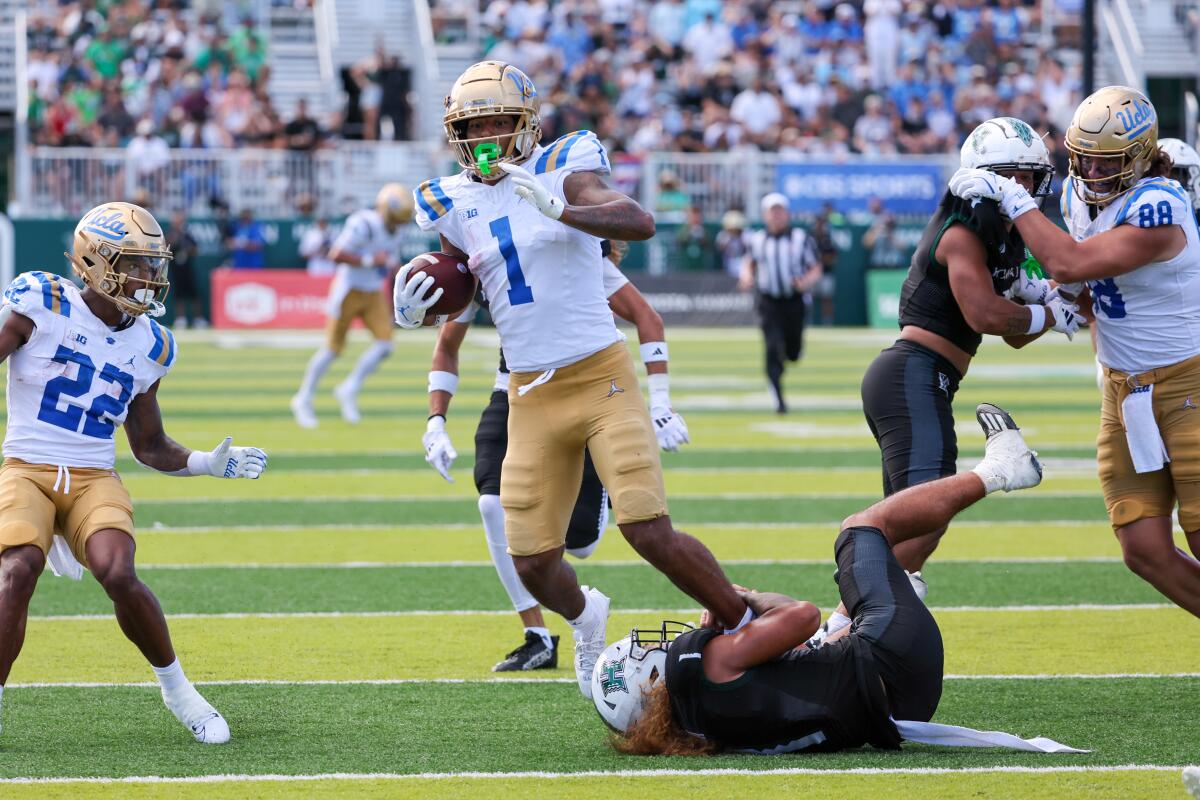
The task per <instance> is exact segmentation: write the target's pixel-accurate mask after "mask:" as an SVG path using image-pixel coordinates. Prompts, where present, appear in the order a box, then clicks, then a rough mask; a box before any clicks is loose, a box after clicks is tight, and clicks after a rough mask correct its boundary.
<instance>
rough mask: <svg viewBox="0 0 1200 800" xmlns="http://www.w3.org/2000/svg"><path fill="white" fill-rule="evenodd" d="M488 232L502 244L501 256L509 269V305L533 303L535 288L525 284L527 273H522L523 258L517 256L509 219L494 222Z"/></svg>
mask: <svg viewBox="0 0 1200 800" xmlns="http://www.w3.org/2000/svg"><path fill="white" fill-rule="evenodd" d="M488 230H490V231H491V232H492V236H494V237H496V240H497V241H498V242H500V255H502V256H504V264H505V266H506V267H507V268H508V304H509V305H510V306H520V305H524V304H525V303H532V302H533V288H532V287H531V286H530V285H529V284H527V283H526V282H525V273H524V272H522V271H521V257H520V256H518V255H517V246H516V244H514V243H513V237H512V226H510V225H509V224H508V217H500V219H494V220H492V222H491V224H490V225H488Z"/></svg>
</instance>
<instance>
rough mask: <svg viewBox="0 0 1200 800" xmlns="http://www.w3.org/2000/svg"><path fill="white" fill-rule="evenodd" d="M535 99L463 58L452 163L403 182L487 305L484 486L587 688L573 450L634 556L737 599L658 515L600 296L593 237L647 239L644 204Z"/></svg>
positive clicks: (507, 77)
mask: <svg viewBox="0 0 1200 800" xmlns="http://www.w3.org/2000/svg"><path fill="white" fill-rule="evenodd" d="M539 105H540V101H539V99H538V96H537V90H536V89H535V88H534V86H533V82H532V81H530V80H529V78H528V77H527V76H526V75H525V74H524V73H523V72H521V71H520V70H519V69H517V68H515V67H513V66H510V65H508V64H504V63H501V62H497V61H484V62H481V63H479V64H475V65H473V66H471V67H469V68H468V69H467V70H466V71H465V72H464V73H463V74H462V75H461V76H460V77H459V78H458V80H457V81H456V82H455V84H454V86H453V88H452V89H451V90H450V95H449V97H447V99H446V113H445V116H444V117H443V119H444V122H445V126H446V134H447V137H448V138H449V141H450V144H451V146H452V147H453V148H454V149H455V151H456V152H457V153H458V158H459V163H460V164H461V165H462V166H463V171H462V172H460V173H458V174H457V175H452V176H449V177H444V178H435V179H433V180H429V181H426V182H425V183H423V184H422V185H421V186H420V187H419V188H418V189H417V191H416V200H417V224H418V225H420V226H421V228H422V229H423V230H434V231H437V232H438V233H439V234H440V236H441V241H442V250H444V251H446V252H449V253H452V254H455V255H458V256H459V257H461V258H463V259H467V265H468V267H469V268H470V269H471V271H472V272H474V273H475V274H476V275H477V276H479V279H480V281H481V284H482V291H483V293H484V294H485V295H486V297H487V299H488V301H489V302H490V304H491V313H492V319H493V320H494V321H495V323H496V328H497V330H498V331H499V333H500V343H501V347H502V348H503V350H504V355H505V358H506V359H507V361H508V367H509V369H511V370H512V375H511V378H510V387H509V394H508V397H509V418H508V438H509V448H508V452H507V454H506V455H505V458H504V466H503V470H502V472H503V474H502V478H501V486H500V501H501V504H502V505H503V507H504V517H505V523H504V524H505V534H506V536H507V539H508V551H509V553H510V554H511V555H512V556H513V560H514V562H515V563H516V567H517V573H518V574H519V575H520V576H521V581H522V583H524V584H525V587H526V588H527V589H529V592H530V593H531V594H532V595H533V596H534V597H535V598H536V599H537V600H538V601H539V602H541V604H542V605H544V606H546V607H547V608H549V609H550V610H552V611H554V612H556V613H559V614H561V615H562V616H563V617H565V618H566V619H567V620H568V622H570V624H571V626H572V628H573V629H574V638H575V671H576V678H577V679H578V681H579V688H580V691H581V692H582V693H583V694H584V695H585V696H589V697H590V695H591V683H590V679H591V669H592V666H593V664H594V663H595V660H596V657H597V656H598V655H599V654H600V651H601V650H603V649H604V631H605V627H606V623H607V617H608V605H609V600H608V598H607V597H605V596H604V595H603V594H601V593H600V592H599V591H598V590H596V589H589V590H587V591H581V589H580V586H579V582H578V580H577V579H576V577H575V573H574V570H572V569H571V567H570V566H569V565H568V564H567V563H566V562H565V561H564V560H563V542H564V536H565V535H566V530H567V525H568V522H569V520H570V517H571V509H572V508H573V506H574V503H575V498H576V496H577V495H578V493H579V482H580V478H581V476H582V473H583V454H584V450H585V449H586V450H587V451H588V452H590V453H591V456H592V460H593V461H594V463H595V465H596V472H597V473H599V475H600V478H601V480H602V481H603V482H604V486H605V488H606V489H608V492H609V495H610V496H611V497H612V503H613V510H614V512H615V514H616V517H617V525H618V526H619V527H620V529H621V533H622V534H623V535H624V536H625V538H626V539H627V540H628V541H629V543H630V544H631V545H632V546H633V548H634V549H635V550H636V551H637V552H638V553H639V554H640V555H641V556H642V557H643V558H645V559H646V560H647V561H649V562H650V563H651V564H652V565H654V566H655V567H657V568H658V569H659V570H660V571H662V572H663V573H664V574H665V575H667V577H669V578H670V579H671V580H672V581H673V582H674V583H675V585H676V586H678V587H679V588H680V589H682V590H683V591H685V592H686V593H687V594H689V595H691V596H692V597H694V598H695V599H696V600H697V601H699V602H700V603H701V604H702V605H703V606H704V607H705V608H708V609H710V610H711V611H712V612H713V614H714V615H715V618H716V619H717V620H718V621H719V622H720V623H721V624H724V625H725V626H726V627H727V628H730V629H733V628H735V627H737V626H739V625H741V624H742V623H744V622H745V621H748V620H749V619H750V618H751V616H752V614H751V612H750V609H749V608H748V607H747V606H746V603H745V602H744V601H743V600H742V599H741V598H740V597H738V595H737V593H736V592H735V591H734V590H733V587H732V586H731V585H730V583H729V581H728V580H727V579H726V578H725V575H724V573H723V572H722V571H721V567H720V565H719V564H717V561H716V559H714V558H713V556H712V553H710V552H709V551H708V548H706V547H704V545H703V544H701V543H700V542H699V541H697V540H695V539H693V538H692V537H690V536H688V535H686V534H683V533H680V532H678V531H676V530H675V528H674V527H673V526H672V524H671V518H670V517H669V516H668V514H667V503H666V491H665V489H664V487H663V477H662V465H661V462H660V460H659V454H658V443H657V441H656V439H655V435H654V424H653V422H652V421H651V419H650V415H649V414H648V413H647V411H646V406H645V404H644V403H643V402H642V399H641V392H640V391H638V384H637V378H636V376H635V374H634V369H633V359H632V358H630V355H629V351H628V350H627V349H626V347H625V343H624V341H623V339H624V337H623V336H622V335H621V333H620V332H619V331H618V330H617V327H616V325H615V324H614V323H613V316H612V312H611V310H610V309H609V307H608V302H607V298H606V297H605V295H604V281H603V275H604V270H603V266H602V265H603V260H604V259H603V256H602V255H601V254H600V241H601V239H617V240H621V241H634V240H645V239H649V238H650V237H651V236H653V235H654V218H653V217H652V216H651V215H650V214H648V213H647V212H646V211H644V210H643V209H642V208H641V207H640V206H639V205H638V204H637V203H636V202H634V201H633V200H631V199H630V198H628V197H626V196H625V195H623V194H621V193H619V192H617V191H614V190H613V189H611V188H609V187H608V185H607V184H606V183H605V182H604V179H603V177H602V176H603V175H605V174H607V173H608V171H609V168H608V155H607V153H606V152H605V150H604V146H603V145H602V144H600V141H599V139H597V138H596V136H595V135H594V134H592V133H590V132H588V131H576V132H574V133H570V134H567V135H566V136H563V137H561V138H560V139H558V140H556V141H554V142H551V143H550V144H548V145H545V146H542V145H539V144H538V140H539V138H540V136H541V127H540V120H539V118H538V108H539ZM415 266H416V264H415V263H410V264H407V265H405V267H403V268H402V269H401V270H400V272H399V273H398V274H397V276H396V284H395V294H394V298H395V309H396V322H397V324H399V325H400V326H401V327H404V328H415V327H419V326H420V325H422V324H423V322H424V319H425V312H426V310H427V309H428V308H429V306H430V305H431V304H432V303H433V302H434V301H435V300H436V298H437V297H440V290H435V291H433V292H432V294H430V289H431V285H432V278H429V277H427V276H426V275H425V273H423V272H419V271H416V270H415V269H414V267H415ZM410 273H413V274H411V275H410ZM426 295H429V296H426ZM432 321H434V320H431V322H432Z"/></svg>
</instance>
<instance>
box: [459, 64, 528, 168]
mask: <svg viewBox="0 0 1200 800" xmlns="http://www.w3.org/2000/svg"><path fill="white" fill-rule="evenodd" d="M541 104H542V101H541V99H540V98H539V97H538V93H537V89H536V88H534V85H533V81H531V80H529V76H528V75H526V74H525V73H524V72H522V71H521V70H519V69H517V68H516V67H514V66H512V65H511V64H505V63H504V62H502V61H480V62H479V63H478V64H472V65H471V66H469V67H467V69H466V71H465V72H463V74H462V75H460V76H458V80H456V81H455V82H454V86H452V87H451V89H450V94H448V95H446V113H445V115H443V117H442V124H443V125H445V127H446V140H447V141H448V142H449V143H450V146H451V147H453V148H454V150H455V152H456V153H457V155H458V163H459V164H461V165H462V166H463V167H465V168H466V169H469V170H473V171H475V172H476V173H479V172H480V169H479V165H478V163H477V162H476V159H475V146H476V145H478V144H481V143H485V142H488V141H495V138H496V137H493V136H487V137H481V138H476V139H470V138H468V137H467V124H466V123H467V120H469V119H471V118H472V117H490V116H494V115H497V114H511V115H512V116H514V117H516V125H515V126H514V130H513V134H512V137H511V138H510V139H509V140H508V146H507V147H504V148H502V149H501V153H500V156H499V158H498V159H497V161H507V162H510V163H517V162H520V161H524V160H525V159H527V158H529V156H530V155H531V154H532V153H533V150H534V148H535V147H537V146H538V143H539V142H540V141H541V139H542V121H541V117H539V116H538V111H539V109H540V108H541Z"/></svg>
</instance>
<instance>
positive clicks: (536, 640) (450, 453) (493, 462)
mask: <svg viewBox="0 0 1200 800" xmlns="http://www.w3.org/2000/svg"><path fill="white" fill-rule="evenodd" d="M626 247H627V245H626V244H625V243H624V242H616V243H610V242H609V241H608V240H605V241H604V242H602V250H603V252H604V254H605V256H606V257H607V258H608V262H606V263H605V275H604V287H605V291H606V292H608V303H609V306H610V307H611V308H612V310H613V312H614V313H615V314H616V315H617V316H619V317H621V319H624V320H626V321H627V322H630V323H632V324H633V325H634V326H636V327H637V332H638V340H639V341H640V342H641V343H642V358H643V360H644V361H645V362H646V370H647V372H648V373H650V390H651V407H652V409H653V413H652V418H653V419H654V424H655V434H656V436H657V437H658V443H659V446H660V447H662V449H664V450H672V451H673V450H677V449H678V448H679V446H680V445H682V444H686V443H687V442H688V430H687V425H686V424H685V423H684V421H683V417H682V416H680V415H679V414H677V413H675V412H674V411H673V410H672V409H671V407H670V406H671V401H670V396H669V393H668V392H669V389H668V385H667V383H668V377H667V345H666V342H665V341H664V339H665V332H664V328H663V321H662V317H661V316H659V314H658V312H656V311H655V310H654V309H653V308H652V307H651V306H650V304H649V303H648V302H646V298H645V297H643V296H642V294H641V293H640V292H639V291H638V290H637V288H636V287H634V285H633V284H632V283H630V282H629V280H628V279H627V278H625V276H624V275H623V274H622V273H621V272H620V270H619V269H617V266H618V265H619V264H620V263H621V258H622V257H623V256H624V254H625V248H626ZM477 303H479V304H481V305H486V301H484V300H483V299H482V297H480V298H479V299H478V300H477ZM475 310H476V309H475V308H474V307H471V308H469V309H468V311H467V312H466V313H464V314H463V315H461V316H460V317H459V319H458V320H456V321H451V322H447V323H445V324H443V325H442V328H441V330H440V331H439V333H438V340H437V345H436V346H435V348H434V353H433V371H432V372H430V373H429V413H430V417H429V422H428V424H427V428H426V433H425V436H424V437H423V440H422V444H423V446H424V448H425V454H426V461H428V462H429V463H430V465H431V466H433V468H434V469H436V470H437V471H438V473H439V474H441V475H442V476H443V477H444V478H446V480H451V478H450V466H451V464H452V463H453V462H454V459H455V458H456V457H457V455H458V454H457V453H456V452H455V451H454V447H453V445H452V444H451V443H450V437H449V435H448V434H447V433H446V412H447V411H448V410H449V406H450V398H451V397H452V396H453V394H454V390H455V389H456V388H457V385H458V351H459V348H460V347H461V346H462V342H463V339H464V338H465V337H466V334H467V327H468V325H469V324H470V318H471V317H473V316H474V314H475ZM508 379H509V375H508V367H507V365H506V364H505V362H504V353H503V352H501V354H500V366H499V368H498V369H497V370H496V382H495V384H493V386H492V396H491V399H490V401H489V402H488V405H487V407H486V408H484V410H483V414H482V416H480V418H479V426H478V427H477V428H476V429H475V488H476V489H477V490H478V492H479V515H480V517H481V518H482V519H483V528H484V533H485V534H486V536H487V543H488V550H489V551H490V553H491V557H492V563H493V564H494V565H495V567H496V573H497V574H498V576H499V578H500V582H501V583H502V584H503V585H504V589H505V591H506V592H507V594H508V597H509V600H511V601H512V604H513V608H514V609H515V610H516V612H517V614H518V616H520V618H521V622H522V624H523V625H524V627H525V640H524V641H523V642H522V643H521V645H520V646H519V647H517V648H515V649H514V650H513V651H512V652H510V653H509V654H508V655H507V656H505V658H504V660H503V661H501V662H499V663H498V664H496V665H495V666H494V667H492V671H493V672H511V671H520V670H531V669H554V668H555V667H557V666H558V637H557V636H551V635H550V631H549V629H547V628H546V622H545V618H544V617H543V616H542V608H541V606H540V605H538V602H537V600H535V599H534V597H533V595H532V594H530V593H529V591H528V590H527V589H526V588H525V586H524V584H522V583H521V579H520V576H518V574H517V570H516V567H515V566H514V565H513V560H512V556H510V555H509V554H508V550H507V542H506V540H505V536H504V508H503V507H502V506H501V505H500V467H501V464H503V462H504V455H505V453H506V452H507V451H508ZM608 505H609V503H608V493H607V492H606V491H605V489H604V486H603V485H602V484H601V483H600V476H599V475H598V474H597V473H596V468H595V466H593V464H592V459H591V456H590V455H589V454H587V453H586V452H585V453H584V462H583V481H582V483H581V485H580V487H579V496H578V498H577V499H576V500H575V508H574V509H573V510H572V512H571V520H570V523H569V524H568V527H567V540H566V551H567V552H568V553H569V554H571V555H572V556H574V557H576V558H587V557H588V556H590V555H591V554H592V552H593V551H594V550H595V549H596V546H597V545H598V544H599V543H600V537H601V536H602V535H603V534H604V529H605V528H606V527H607V526H608Z"/></svg>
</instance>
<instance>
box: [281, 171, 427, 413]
mask: <svg viewBox="0 0 1200 800" xmlns="http://www.w3.org/2000/svg"><path fill="white" fill-rule="evenodd" d="M412 216H413V199H412V193H411V192H409V191H408V189H406V188H405V187H404V186H401V185H400V184H398V183H389V184H387V185H386V186H384V187H383V188H382V189H380V190H379V195H378V196H377V197H376V198H375V208H374V209H370V208H364V209H362V210H360V211H356V212H354V213H353V214H351V215H350V216H349V217H348V218H347V219H346V224H345V225H344V226H343V227H342V232H341V233H340V234H338V237H337V239H336V240H335V241H334V243H333V247H332V248H331V249H330V251H329V260H330V261H333V262H334V263H336V264H337V274H336V275H335V276H334V279H333V284H332V285H331V286H330V288H329V305H328V310H327V312H326V313H327V314H328V317H329V321H328V323H327V324H326V326H325V336H326V339H325V345H324V346H323V347H321V348H320V349H319V350H317V352H315V353H313V357H312V358H311V359H310V360H309V362H308V368H307V369H306V370H305V372H304V380H303V381H301V383H300V390H299V391H298V392H296V394H295V396H294V397H292V401H291V408H292V415H293V416H294V417H295V418H296V424H297V425H299V426H300V427H301V428H315V427H317V414H316V412H315V411H314V410H313V394H314V393H315V392H316V390H317V384H318V383H319V382H320V380H321V377H322V376H323V375H324V374H325V372H326V371H327V370H328V369H329V367H330V365H331V364H333V362H334V360H336V359H337V357H338V356H339V355H341V353H342V348H344V347H345V346H346V335H347V334H348V333H349V331H350V325H351V324H353V322H354V320H355V319H360V318H361V319H362V321H363V324H364V325H366V326H367V330H369V331H370V332H371V335H372V336H373V337H374V339H375V340H374V341H373V342H371V344H370V345H368V346H367V349H366V351H365V352H364V353H363V354H362V355H361V356H359V359H358V363H356V364H355V365H354V369H352V370H351V371H350V374H349V375H348V376H347V377H346V380H344V381H342V382H341V383H339V384H338V385H337V387H336V388H335V389H334V390H333V395H334V397H336V398H337V401H338V405H339V407H340V408H341V411H342V419H344V420H346V422H349V423H350V424H351V425H356V424H358V423H359V422H360V421H361V420H362V415H361V414H360V413H359V410H358V392H359V390H360V389H361V388H362V385H363V381H365V380H366V379H367V376H369V375H370V374H371V373H372V372H374V371H375V370H376V369H377V368H378V367H379V365H380V364H381V363H383V360H384V359H385V358H387V357H388V356H389V355H391V353H392V347H393V345H392V329H393V327H394V326H393V324H392V315H391V313H390V312H389V311H388V305H387V295H386V294H384V293H383V292H382V291H380V288H381V287H382V286H383V282H384V279H385V278H386V276H387V271H388V270H389V269H391V268H393V267H396V266H399V264H400V246H401V242H402V239H403V237H404V226H405V225H407V224H408V223H409V221H411V220H412Z"/></svg>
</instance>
